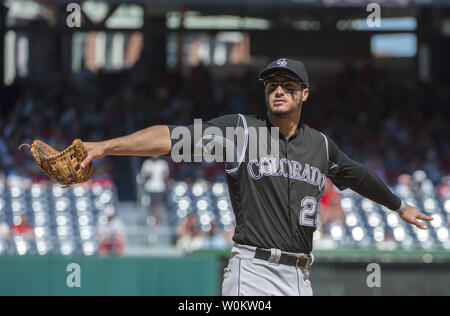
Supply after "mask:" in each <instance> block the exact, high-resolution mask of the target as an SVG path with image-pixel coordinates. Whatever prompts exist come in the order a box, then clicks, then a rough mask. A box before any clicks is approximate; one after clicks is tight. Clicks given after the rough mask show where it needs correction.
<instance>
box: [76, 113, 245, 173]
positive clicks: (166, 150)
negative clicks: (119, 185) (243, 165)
mask: <svg viewBox="0 0 450 316" xmlns="http://www.w3.org/2000/svg"><path fill="white" fill-rule="evenodd" d="M238 124H239V117H238V115H236V114H229V115H224V116H220V117H217V118H214V119H212V120H210V121H207V122H204V123H202V125H201V130H202V133H203V132H204V131H205V129H206V128H208V127H217V128H219V129H220V130H221V132H222V134H223V135H225V133H226V127H229V126H230V127H236V126H237V125H238ZM177 127H178V126H175V125H154V126H150V127H147V128H145V129H142V130H140V131H137V132H135V133H132V134H130V135H127V136H123V137H118V138H113V139H109V140H105V141H102V142H83V144H84V146H85V148H86V151H87V157H86V159H85V160H84V161H83V162H82V164H81V167H82V168H83V169H84V168H85V167H86V166H87V165H88V164H89V163H90V162H91V161H92V160H93V159H98V158H103V157H105V156H163V155H168V154H170V152H171V150H172V143H173V142H177V141H178V139H176V138H174V139H172V131H173V130H174V129H175V128H177ZM183 127H184V128H185V129H187V130H188V131H189V133H190V135H191V136H192V137H188V139H182V141H183V142H187V143H188V145H189V146H191V147H192V150H191V153H192V154H193V153H194V150H193V149H194V146H203V145H204V144H203V142H200V143H197V142H196V140H195V138H194V137H193V136H194V129H195V127H196V125H194V124H191V125H188V126H183Z"/></svg>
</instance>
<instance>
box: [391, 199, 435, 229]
mask: <svg viewBox="0 0 450 316" xmlns="http://www.w3.org/2000/svg"><path fill="white" fill-rule="evenodd" d="M398 214H399V215H400V218H401V219H402V220H403V221H405V222H406V223H408V224H412V225H415V226H417V227H418V228H420V229H427V225H425V224H424V223H422V222H419V221H418V220H419V219H420V220H424V221H432V220H433V218H432V217H431V216H428V215H425V214H423V213H421V212H420V211H419V210H418V209H416V208H415V207H414V206H412V205H409V204H406V207H405V209H404V210H403V211H399V212H398Z"/></svg>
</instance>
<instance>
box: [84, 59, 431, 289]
mask: <svg viewBox="0 0 450 316" xmlns="http://www.w3.org/2000/svg"><path fill="white" fill-rule="evenodd" d="M259 79H260V80H261V81H262V83H263V84H264V93H265V98H266V107H267V114H266V116H264V117H257V116H255V115H244V114H231V115H225V116H221V117H217V118H215V119H212V120H210V121H208V122H206V123H203V124H201V126H200V127H199V126H196V124H193V125H190V126H186V127H185V128H187V130H189V131H190V132H191V134H192V135H194V133H195V129H196V128H201V130H202V131H203V132H206V131H207V130H211V128H215V130H216V131H221V132H222V135H226V129H227V128H230V127H234V128H236V127H240V128H241V129H242V130H243V131H244V132H243V133H241V134H240V135H241V136H239V137H241V138H243V139H240V140H241V141H240V142H237V143H240V144H242V145H240V146H236V147H235V148H239V149H240V150H238V154H237V155H235V156H233V157H236V158H235V159H232V160H231V161H228V160H227V161H226V162H225V170H226V173H227V180H228V188H229V194H230V198H231V202H232V206H233V211H234V214H235V218H236V228H235V233H234V236H233V241H234V247H233V249H232V253H231V258H230V259H229V262H228V266H227V267H226V268H225V271H224V280H223V284H222V295H227V296H257V295H263V296H270V295H283V296H284V295H291V296H292V295H295V296H297V295H299V296H308V295H312V289H311V283H310V281H309V278H308V273H309V272H308V271H309V270H308V269H309V267H310V266H311V264H312V263H313V261H314V258H313V255H312V253H311V252H312V242H313V233H314V231H315V229H316V227H317V219H318V207H319V204H320V199H321V197H322V194H323V191H324V186H325V181H326V178H327V177H328V178H330V179H331V181H332V182H333V183H334V184H335V185H336V186H337V187H338V188H339V189H345V188H350V189H352V190H353V191H355V192H357V193H359V194H360V195H362V196H364V197H366V198H368V199H370V200H372V201H374V202H376V203H379V204H381V205H384V206H385V207H387V208H389V209H391V210H393V211H396V212H397V213H398V214H399V216H400V217H401V218H402V220H404V221H405V222H407V223H410V224H413V225H415V226H417V227H418V228H420V229H426V228H427V227H426V225H425V224H424V223H422V222H420V221H419V220H425V221H431V220H432V218H431V217H429V216H427V215H425V214H423V213H421V212H420V211H419V210H417V209H416V208H414V207H413V206H411V205H408V204H406V203H405V202H404V201H402V200H401V199H400V198H399V197H397V196H396V195H395V194H393V193H392V192H391V191H390V190H389V189H388V187H387V186H386V185H385V184H384V183H383V182H382V181H381V180H380V178H379V177H378V176H377V175H376V174H375V173H374V172H372V171H371V170H369V169H367V168H366V167H364V166H363V165H361V164H360V163H357V162H355V161H353V160H351V159H349V158H348V157H347V156H346V155H345V154H344V153H343V152H342V151H341V150H340V149H339V148H338V146H337V145H336V144H335V143H334V142H333V140H331V139H330V138H329V137H327V136H326V135H324V134H323V133H321V132H319V131H317V130H315V129H313V128H310V127H309V126H308V125H306V124H304V123H303V122H302V121H301V120H300V118H301V111H302V108H303V104H304V102H306V100H307V99H308V95H309V81H308V74H307V71H306V69H305V66H304V64H303V63H302V62H300V61H296V60H292V59H288V58H280V59H277V60H275V61H273V62H271V63H270V64H268V65H267V67H266V68H264V69H263V70H262V71H261V72H260V74H259ZM176 130H177V126H172V125H168V126H167V125H157V126H151V127H148V128H146V129H144V130H140V131H138V132H136V133H133V134H131V135H128V136H124V137H120V138H116V139H111V140H107V141H104V142H96V143H90V142H87V143H85V147H86V150H87V152H88V157H87V158H86V159H85V160H84V162H83V165H82V167H84V166H86V165H87V164H88V163H89V162H90V161H91V160H92V159H96V158H101V157H104V156H106V155H139V156H152V155H167V154H169V153H170V152H171V150H172V147H173V146H174V144H175V143H177V142H182V143H187V145H189V146H191V148H192V152H195V148H197V147H198V146H200V147H204V146H206V144H205V143H207V141H206V140H209V141H210V140H211V139H213V138H214V137H212V138H211V137H209V138H208V137H203V138H202V139H201V141H198V140H195V139H182V140H180V139H179V137H180V136H179V133H178V132H175V131H176ZM276 133H278V134H279V135H275V134H276ZM266 135H269V137H268V138H267V140H266V139H263V137H265V136H266ZM275 136H277V137H275ZM217 139H219V140H220V139H221V138H216V140H217ZM274 140H275V142H276V145H278V148H277V152H276V154H275V155H273V154H272V153H271V154H267V155H265V154H262V155H261V154H259V151H258V152H257V153H256V154H254V153H251V150H250V148H251V145H253V144H255V143H259V144H262V146H263V147H264V146H266V145H267V146H269V145H268V144H269V143H270V142H273V141H274ZM226 142H227V141H223V142H222V144H223V146H224V147H225V143H226ZM264 144H265V145H264ZM263 153H264V151H263Z"/></svg>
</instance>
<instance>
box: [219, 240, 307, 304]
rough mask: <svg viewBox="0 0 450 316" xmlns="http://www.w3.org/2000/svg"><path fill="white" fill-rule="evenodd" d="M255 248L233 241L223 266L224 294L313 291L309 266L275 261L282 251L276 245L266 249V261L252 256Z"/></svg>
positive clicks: (275, 293)
mask: <svg viewBox="0 0 450 316" xmlns="http://www.w3.org/2000/svg"><path fill="white" fill-rule="evenodd" d="M255 250H256V247H251V246H246V245H239V244H234V247H233V249H232V250H231V258H230V259H229V261H228V266H227V267H226V268H225V270H224V276H223V283H222V295H223V296H312V295H313V292H312V288H311V282H310V281H309V271H308V270H305V269H298V268H296V267H294V266H288V265H284V264H278V262H279V260H280V256H281V253H282V252H281V250H279V249H267V250H270V251H271V256H270V259H269V261H265V260H260V259H256V258H254V256H255ZM283 253H287V252H283ZM287 254H291V255H301V254H293V253H287Z"/></svg>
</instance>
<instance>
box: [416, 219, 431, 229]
mask: <svg viewBox="0 0 450 316" xmlns="http://www.w3.org/2000/svg"><path fill="white" fill-rule="evenodd" d="M413 224H414V225H416V226H417V228H420V229H428V227H427V225H425V224H424V223H421V222H419V221H418V220H415V221H414V222H413Z"/></svg>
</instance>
